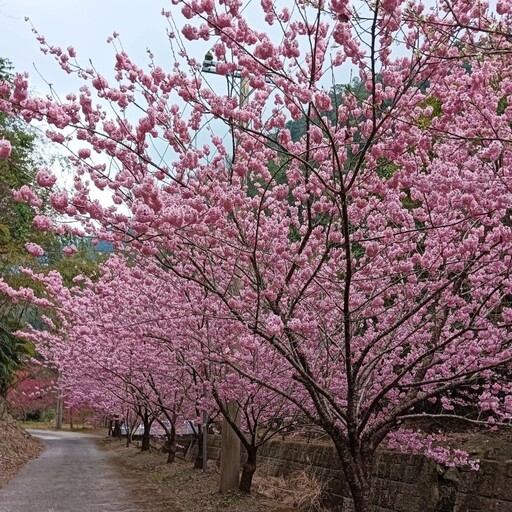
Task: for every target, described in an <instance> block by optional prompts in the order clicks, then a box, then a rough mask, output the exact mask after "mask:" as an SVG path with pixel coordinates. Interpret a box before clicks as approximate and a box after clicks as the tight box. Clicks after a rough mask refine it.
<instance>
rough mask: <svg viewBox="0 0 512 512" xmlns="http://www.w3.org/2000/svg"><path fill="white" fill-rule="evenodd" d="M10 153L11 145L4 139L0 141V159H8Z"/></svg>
mask: <svg viewBox="0 0 512 512" xmlns="http://www.w3.org/2000/svg"><path fill="white" fill-rule="evenodd" d="M11 151H12V146H11V143H10V142H9V141H8V140H6V139H0V158H9V157H10V156H11Z"/></svg>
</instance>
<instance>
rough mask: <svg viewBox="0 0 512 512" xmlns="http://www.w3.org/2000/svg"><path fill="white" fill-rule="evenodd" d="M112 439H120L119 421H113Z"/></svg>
mask: <svg viewBox="0 0 512 512" xmlns="http://www.w3.org/2000/svg"><path fill="white" fill-rule="evenodd" d="M112 437H121V422H120V421H119V420H114V431H113V432H112Z"/></svg>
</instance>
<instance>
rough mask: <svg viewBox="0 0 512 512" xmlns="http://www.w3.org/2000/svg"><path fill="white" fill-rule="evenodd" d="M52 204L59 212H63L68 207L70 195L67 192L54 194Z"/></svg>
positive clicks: (51, 198) (51, 199) (51, 197)
mask: <svg viewBox="0 0 512 512" xmlns="http://www.w3.org/2000/svg"><path fill="white" fill-rule="evenodd" d="M50 202H51V203H52V206H53V207H54V208H55V209H56V210H57V211H58V212H63V211H64V210H65V209H66V208H67V206H68V194H67V193H66V192H54V193H53V194H52V195H51V196H50Z"/></svg>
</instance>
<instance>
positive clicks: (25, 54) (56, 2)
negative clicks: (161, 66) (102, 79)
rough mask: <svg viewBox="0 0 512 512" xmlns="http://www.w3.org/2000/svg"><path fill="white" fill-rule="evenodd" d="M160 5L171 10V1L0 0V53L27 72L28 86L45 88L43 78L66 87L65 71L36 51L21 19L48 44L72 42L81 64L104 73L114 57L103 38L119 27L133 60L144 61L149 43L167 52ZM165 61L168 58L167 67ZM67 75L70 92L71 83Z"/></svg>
mask: <svg viewBox="0 0 512 512" xmlns="http://www.w3.org/2000/svg"><path fill="white" fill-rule="evenodd" d="M163 7H165V8H166V9H170V8H171V7H172V6H171V3H170V1H169V0H0V56H1V57H3V58H8V59H9V60H10V61H11V62H12V63H13V65H14V67H15V69H16V71H28V72H29V73H30V77H31V86H32V87H33V88H34V90H35V91H37V92H39V93H41V92H47V91H48V87H47V86H46V85H45V81H47V82H50V83H52V84H56V83H57V82H58V85H59V87H66V85H65V84H66V77H65V75H64V73H63V72H62V71H60V69H59V68H58V66H57V64H56V63H55V62H54V61H53V59H52V58H51V57H49V56H45V55H43V54H42V53H41V51H40V50H39V44H38V42H37V41H36V39H35V36H34V34H33V33H32V32H31V26H30V23H28V22H26V21H24V18H25V17H29V18H30V21H31V23H32V24H33V25H34V27H35V28H36V29H37V30H38V31H39V32H40V33H41V34H42V35H44V36H45V37H46V39H47V41H48V43H50V44H52V45H56V46H61V47H63V48H67V47H68V46H70V45H71V46H73V47H74V48H75V49H76V50H77V52H78V60H79V62H80V63H82V64H83V65H84V66H86V65H88V61H89V59H91V60H92V62H93V64H94V66H95V67H96V68H97V69H98V70H99V71H101V72H104V73H105V74H107V72H109V70H111V69H112V67H113V64H114V62H115V61H114V48H113V47H112V45H109V44H107V42H106V40H107V37H109V36H110V35H111V34H112V32H114V31H116V32H119V34H120V40H121V41H122V44H123V47H124V49H125V50H126V51H127V52H128V53H129V55H130V56H132V57H133V58H134V60H135V61H136V62H138V63H144V62H146V61H147V56H146V49H147V48H148V47H149V48H151V50H152V51H153V52H154V53H155V55H156V57H157V60H158V61H159V62H160V63H162V62H165V59H166V57H167V55H169V56H170V49H169V43H168V41H167V37H166V28H167V27H168V25H167V21H166V19H165V18H164V17H163V16H161V14H160V13H161V11H162V8H163ZM170 65H171V63H170V62H169V68H170ZM35 68H37V71H36V70H35ZM39 75H41V76H39ZM67 80H68V81H69V85H68V86H67V90H68V91H69V90H72V89H73V86H72V84H73V83H74V82H73V79H69V78H68V79H67ZM75 83H76V82H75Z"/></svg>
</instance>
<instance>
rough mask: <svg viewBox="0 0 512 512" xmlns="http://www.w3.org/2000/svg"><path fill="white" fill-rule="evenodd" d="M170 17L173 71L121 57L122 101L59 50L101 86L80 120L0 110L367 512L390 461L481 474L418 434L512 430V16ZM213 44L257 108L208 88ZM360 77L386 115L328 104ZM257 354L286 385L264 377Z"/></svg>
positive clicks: (367, 7)
mask: <svg viewBox="0 0 512 512" xmlns="http://www.w3.org/2000/svg"><path fill="white" fill-rule="evenodd" d="M173 5H174V7H173V11H172V13H171V12H170V11H164V13H163V14H164V15H165V16H166V17H167V18H168V19H169V23H170V29H169V38H170V42H171V45H172V48H173V50H175V52H174V56H175V59H176V63H175V65H174V66H173V68H172V69H171V70H164V69H163V68H161V67H159V66H158V65H157V64H156V63H155V62H153V61H151V62H150V64H149V67H148V69H147V70H146V71H145V70H143V69H142V68H141V67H139V66H137V65H136V64H135V63H134V62H132V60H131V59H130V57H129V56H128V55H127V54H126V53H124V52H123V51H122V50H119V51H117V53H116V64H115V71H116V74H115V77H114V79H113V80H111V81H109V80H108V79H107V78H105V77H104V76H102V75H100V74H98V73H97V72H96V71H95V70H94V69H89V68H82V67H80V66H79V64H78V61H77V60H76V54H75V51H74V49H73V48H68V50H67V51H66V50H62V49H60V48H57V47H53V46H51V45H48V44H47V43H46V41H45V40H44V38H43V37H42V36H39V40H40V42H41V45H42V48H43V50H44V51H46V52H47V53H50V54H52V55H53V56H55V58H56V59H57V61H58V62H59V63H60V64H61V66H62V68H63V69H64V71H66V72H69V73H77V74H78V75H79V76H80V77H82V78H83V79H84V80H85V81H86V82H88V83H89V84H90V86H87V85H85V86H84V87H83V88H82V89H81V90H80V92H79V93H78V94H76V95H75V94H70V95H69V96H68V97H67V99H66V101H63V102H58V101H55V100H54V99H52V98H33V97H30V96H29V95H28V92H27V91H28V82H27V79H26V77H24V76H22V75H18V77H17V78H16V79H15V81H14V86H13V87H11V86H10V84H4V85H3V86H2V98H7V99H3V100H2V102H1V108H2V109H3V110H5V111H9V112H13V113H15V114H17V115H22V116H23V117H24V118H25V120H27V121H31V120H44V121H46V122H47V123H49V125H50V128H49V130H48V136H49V137H50V138H51V139H52V140H53V141H55V142H58V143H61V144H63V145H65V146H68V147H70V150H71V151H72V152H73V154H72V156H71V159H72V162H73V164H74V166H75V169H76V177H75V191H74V192H73V193H64V192H63V191H55V192H53V194H52V199H53V201H52V203H53V205H54V207H55V208H56V209H57V210H58V211H59V212H60V213H61V214H63V215H64V214H67V215H70V216H79V217H81V218H82V219H83V220H84V222H85V223H86V224H87V229H89V230H91V231H98V228H97V227H98V226H99V225H101V226H102V233H100V236H102V237H103V238H105V239H106V240H110V241H112V242H114V243H117V244H118V245H119V247H122V246H123V244H128V243H129V244H130V245H131V247H132V248H133V250H135V251H138V256H137V257H138V258H140V267H141V268H142V269H143V268H145V267H146V266H147V261H152V260H153V261H154V260H156V261H157V262H158V264H159V265H160V266H161V267H162V268H164V269H166V271H167V272H168V273H169V274H173V275H174V276H175V277H176V279H177V280H178V281H179V282H181V283H182V287H181V288H180V289H181V290H186V289H187V286H189V287H191V288H195V287H199V289H200V290H202V292H203V294H202V299H201V300H198V299H197V297H198V296H199V295H197V294H196V295H195V296H194V302H195V307H196V308H197V309H200V312H201V314H203V315H204V314H207V315H208V316H210V317H211V318H213V319H215V321H217V322H222V325H223V326H224V328H227V329H229V328H232V329H233V332H234V333H237V334H238V333H240V332H242V333H244V335H243V336H242V338H241V339H240V340H238V339H237V340H233V341H232V337H229V338H226V339H224V340H221V339H217V340H216V343H217V344H218V345H219V346H220V345H221V344H222V342H223V341H224V358H223V364H224V365H229V367H230V368H231V369H232V370H233V371H236V372H238V373H239V375H241V376H242V377H243V378H245V379H248V380H250V381H251V382H252V383H253V384H254V385H259V386H264V387H266V388H267V389H269V390H271V391H273V392H275V393H277V394H280V395H281V396H283V397H284V398H286V400H288V401H290V403H292V404H294V405H295V406H296V407H298V408H299V409H300V410H301V411H302V413H303V414H304V415H306V416H307V417H308V418H309V419H310V420H311V421H312V422H314V423H316V424H318V425H320V426H321V427H322V428H323V429H324V430H325V431H326V432H327V434H328V435H329V436H330V438H331V439H332V441H333V443H334V445H335V447H336V450H337V453H338V455H339V458H340V464H341V466H342V468H343V471H344V474H345V478H346V480H347V483H348V485H349V488H350V490H351V492H352V497H353V500H354V505H355V510H356V511H357V512H367V511H370V510H372V499H371V484H372V466H373V461H374V454H375V450H376V449H377V448H378V447H379V446H380V445H381V444H382V443H383V442H384V440H386V439H389V440H390V442H391V443H394V444H396V445H401V446H403V447H408V448H410V449H414V450H419V449H421V448H422V447H423V448H424V449H425V451H426V452H427V454H428V455H430V456H432V457H434V458H436V459H437V460H438V461H439V462H443V463H447V464H455V463H462V462H466V463H467V462H468V461H467V459H466V460H464V459H463V458H461V457H460V456H459V455H460V454H458V452H457V456H456V458H455V459H454V458H450V457H451V455H450V452H449V450H444V451H443V450H439V449H437V448H436V447H434V446H432V445H431V444H429V443H428V442H423V441H422V439H421V437H420V436H419V435H418V434H417V433H416V432H414V431H413V430H412V429H410V428H405V427H406V426H407V425H408V424H410V422H411V421H412V420H415V419H417V418H418V417H421V418H424V417H427V416H428V415H429V414H430V415H432V414H434V415H436V416H442V417H446V416H449V417H458V418H459V419H460V420H461V421H465V422H469V423H470V424H474V423H477V424H478V423H484V424H487V425H491V426H492V425H496V424H500V423H504V422H509V421H510V417H511V416H510V415H511V413H512V401H511V399H510V396H511V385H510V378H509V366H510V360H511V357H512V347H511V339H510V334H509V333H510V323H511V320H512V309H511V307H510V297H511V296H512V293H511V292H512V290H511V285H512V280H511V277H510V265H511V254H512V247H511V243H512V237H511V220H510V204H511V175H510V168H511V166H510V159H511V146H510V143H511V141H512V133H511V120H512V119H511V117H512V108H511V107H510V106H509V103H508V97H509V95H510V92H511V90H512V59H511V54H510V50H511V37H512V35H511V33H510V30H509V27H510V26H511V22H512V15H511V13H512V4H511V3H510V1H508V0H505V1H500V2H498V3H497V5H496V12H491V11H490V10H489V8H488V6H487V4H485V3H483V2H480V3H474V2H468V1H462V0H461V1H456V2H454V1H451V0H443V1H441V2H439V4H438V5H437V6H435V7H432V8H427V7H426V6H425V5H423V4H422V3H420V2H416V1H414V0H413V1H408V2H400V1H399V0H396V1H387V0H386V1H381V0H378V1H377V2H351V3H348V2H345V1H338V0H332V1H331V2H323V1H319V2H309V1H308V2H302V1H296V2H294V3H293V4H292V5H290V6H283V7H281V6H279V5H277V4H276V3H272V2H268V1H266V0H264V1H262V2H261V6H260V8H261V11H260V12H259V18H258V19H261V20H262V25H265V26H266V27H267V29H268V31H267V32H264V31H263V30H262V28H263V27H260V29H259V30H256V29H254V28H251V27H253V26H254V25H253V23H251V21H250V19H255V18H254V13H251V14H247V13H246V12H245V11H244V4H243V3H242V2H239V1H235V0H227V1H224V2H222V3H220V2H219V3H217V2H215V1H214V0H202V1H193V2H189V1H187V0H175V1H173ZM176 6H180V7H181V15H182V16H184V17H185V18H186V19H187V20H188V21H187V23H186V24H185V25H184V26H183V28H182V29H181V30H178V29H176V28H175V27H176V26H177V23H178V20H177V19H176V18H177V17H179V13H175V11H176ZM252 7H253V8H256V7H255V6H252ZM246 16H247V17H246ZM248 16H250V19H248ZM263 20H264V21H263ZM185 39H186V40H187V42H186V43H184V42H183V41H184V40H185ZM198 40H204V41H210V44H211V47H212V51H211V57H212V58H213V60H209V61H208V63H207V65H206V68H207V69H209V70H211V69H212V68H211V66H213V67H214V69H215V71H216V73H218V74H224V75H225V76H226V77H228V79H229V80H231V81H232V82H234V80H235V78H238V77H240V79H241V82H242V87H241V94H240V95H239V97H235V96H232V95H231V96H230V95H229V94H222V93H219V92H218V88H217V87H214V86H213V85H211V84H210V82H209V80H207V79H206V78H205V76H202V75H201V67H202V66H201V63H200V62H198V61H197V60H196V59H195V58H194V57H193V55H192V53H191V51H192V50H191V49H192V48H193V47H194V44H195V41H198ZM112 42H113V43H114V45H116V48H117V39H116V37H114V38H113V40H112ZM212 62H213V64H212ZM352 75H355V76H357V77H358V78H359V79H360V81H361V84H362V85H363V86H364V89H365V92H366V94H364V95H362V96H360V95H356V94H354V91H353V89H352V88H351V87H345V88H342V90H341V92H340V91H339V90H338V93H337V94H329V91H330V89H331V87H332V86H333V85H335V84H340V83H346V82H348V81H349V80H347V79H346V78H345V77H350V76H352ZM247 87H249V89H250V90H251V94H250V95H247V94H246V93H247ZM93 97H94V98H95V100H94V101H98V102H99V103H98V104H95V103H93ZM110 112H114V114H113V115H112V114H111V113H110ZM135 116H137V117H136V119H137V120H136V121H135V122H134V121H133V119H134V118H135ZM212 119H213V120H214V121H212ZM290 119H292V120H301V123H302V124H303V126H304V132H303V134H302V135H300V136H299V137H298V139H295V138H294V139H292V137H291V134H290V131H289V129H287V127H286V123H287V121H288V120H290ZM212 123H213V124H212ZM221 125H222V126H225V127H227V128H229V130H230V133H231V136H232V141H231V142H233V144H231V143H230V141H229V140H228V141H225V140H224V139H223V138H222V137H221V136H220V135H219V126H221ZM203 126H207V127H208V126H211V128H210V129H208V128H204V129H202V127H203ZM70 128H71V130H70ZM200 137H203V138H204V141H203V140H200V139H199V138H200ZM76 141H78V144H80V145H81V146H82V149H80V150H75V149H74V148H75V146H74V144H76ZM160 150H161V153H160V154H159V151H160ZM96 155H102V156H103V160H101V159H95V157H96ZM105 158H108V159H109V162H110V164H109V165H107V164H106V163H105ZM40 177H41V180H40V184H46V185H47V186H48V187H54V186H55V177H54V176H52V174H51V173H50V172H49V171H47V170H45V171H44V172H43V171H42V174H41V176H40ZM94 187H97V188H99V189H101V190H108V191H111V195H112V202H113V204H112V205H111V206H104V205H102V204H101V203H100V202H99V201H98V200H95V199H93V198H92V197H91V195H90V191H91V189H92V188H94ZM155 300H156V301H158V296H156V297H155ZM169 311H170V312H171V311H174V309H171V308H169ZM219 325H220V324H219ZM219 332H221V330H220V329H219ZM245 333H250V334H251V335H250V336H248V335H247V336H246V335H245ZM260 347H261V353H262V354H264V355H265V357H266V358H269V360H273V358H277V360H278V361H279V368H280V374H279V375H276V376H275V377H276V378H268V379H262V378H261V376H260V375H259V374H258V373H257V372H256V371H254V368H253V367H251V365H249V364H246V362H247V358H245V357H244V354H245V355H246V354H248V353H251V351H253V352H255V353H257V352H259V350H260ZM281 375H287V376H289V377H288V378H289V379H290V381H289V385H286V386H284V387H283V386H282V385H281V380H280V377H281ZM292 383H293V385H291V384H292ZM431 403H433V404H436V406H435V407H426V406H425V404H431ZM466 403H471V405H472V406H474V407H476V408H477V409H479V410H480V414H478V415H477V416H474V417H472V416H466V415H464V414H458V413H457V411H461V410H462V411H464V407H463V406H464V405H465V404H466ZM432 411H435V412H432Z"/></svg>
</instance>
